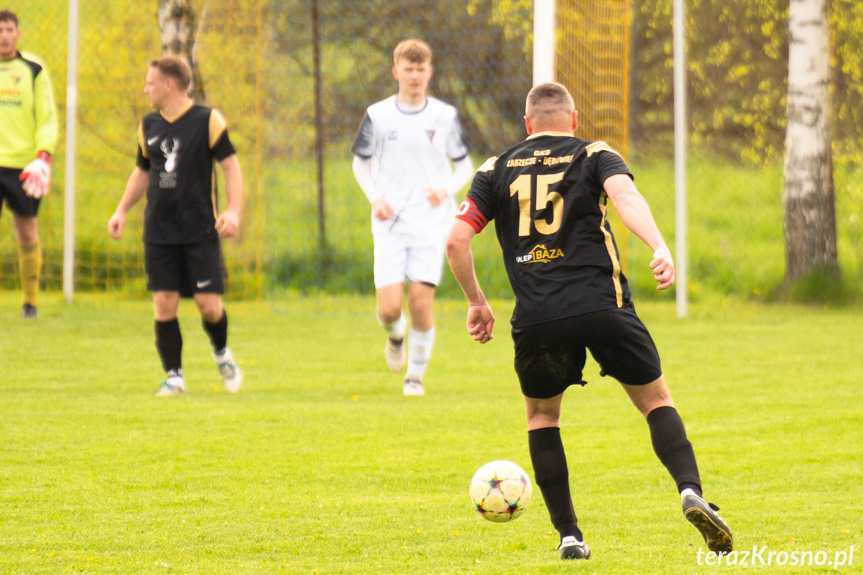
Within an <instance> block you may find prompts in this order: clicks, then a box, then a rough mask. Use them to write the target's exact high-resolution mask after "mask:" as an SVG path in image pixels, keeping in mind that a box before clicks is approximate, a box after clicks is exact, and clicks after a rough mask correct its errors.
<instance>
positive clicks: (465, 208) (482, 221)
mask: <svg viewBox="0 0 863 575" xmlns="http://www.w3.org/2000/svg"><path fill="white" fill-rule="evenodd" d="M455 219H457V220H461V221H463V222H464V223H466V224H467V225H469V226H470V227H472V228H473V231H475V232H476V233H480V232H481V231H482V230H483V228H485V226H486V225H488V218H487V217H485V216H484V215H482V213H481V212H480V211H479V208H477V207H476V204H475V203H474V201H473V200H472V199H470V198H465V199H464V201H463V202H462V203H461V205H460V206H459V207H458V212H456V215H455Z"/></svg>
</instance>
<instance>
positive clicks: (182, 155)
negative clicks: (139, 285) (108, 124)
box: [108, 57, 243, 397]
mask: <svg viewBox="0 0 863 575" xmlns="http://www.w3.org/2000/svg"><path fill="white" fill-rule="evenodd" d="M190 80H191V70H190V69H189V66H188V64H186V63H185V62H184V61H183V60H182V59H180V58H176V57H165V58H162V59H160V60H154V61H153V62H151V63H150V69H149V71H148V73H147V85H146V88H145V89H144V92H145V93H146V94H147V95H148V96H149V98H150V104H151V105H152V106H153V108H155V109H156V110H157V111H156V112H154V113H152V114H149V115H148V116H146V117H144V119H143V120H142V122H141V125H140V127H139V128H138V160H137V167H136V168H135V170H134V171H133V172H132V176H131V177H130V178H129V182H128V184H127V185H126V191H125V192H124V194H123V198H122V199H121V200H120V204H119V206H118V207H117V211H116V212H115V213H114V215H113V216H112V217H111V220H110V221H109V222H108V231H109V233H110V234H111V236H113V237H114V238H115V239H120V238H121V237H122V235H123V227H124V225H125V221H126V212H128V211H129V209H131V208H132V206H134V205H135V204H136V203H137V202H138V201H139V200H140V199H141V198H142V197H143V196H144V194H145V193H146V195H147V208H146V210H145V212H144V245H145V264H146V268H147V276H148V282H147V287H148V289H149V290H150V291H152V292H153V303H154V308H155V315H156V348H157V350H158V352H159V356H160V357H161V359H162V366H163V367H164V369H165V372H166V377H165V381H163V382H162V384H161V385H160V387H159V392H158V393H157V394H156V395H157V396H159V397H165V396H171V395H179V394H181V393H184V392H185V385H184V382H183V373H182V364H181V355H182V349H183V339H182V335H181V333H180V324H179V322H178V321H177V309H178V307H179V302H180V296H181V295H182V296H184V297H194V299H195V304H196V305H197V307H198V311H199V312H200V313H201V317H202V319H203V325H204V330H205V331H206V332H207V335H208V336H209V337H210V342H211V343H212V345H213V358H214V359H215V361H216V365H217V366H218V368H219V372H220V374H221V376H222V384H223V387H224V389H225V391H228V392H230V393H235V392H237V391H238V390H239V389H240V385H241V383H242V375H241V374H240V370H239V368H238V367H237V364H236V362H235V361H234V358H233V355H232V354H231V351H230V350H229V349H228V347H227V340H228V316H227V314H226V312H225V309H224V306H223V305H222V298H221V294H222V293H224V268H223V265H222V252H221V246H220V243H219V238H220V237H231V236H234V235H236V233H237V230H238V227H239V224H240V210H241V206H242V196H243V180H242V175H241V172H240V165H239V163H238V162H237V156H236V150H235V149H234V146H233V145H232V144H231V140H230V139H229V138H228V129H227V126H226V124H225V120H224V119H223V118H222V116H221V115H220V114H219V113H218V112H216V111H215V110H212V109H210V108H207V107H204V106H199V105H196V104H195V103H194V102H193V101H192V100H191V99H190V98H189V96H188V94H187V89H188V87H189V82H190ZM213 160H216V161H218V162H219V163H220V164H221V166H222V170H223V171H224V173H225V183H226V188H227V196H228V207H227V209H226V210H225V211H224V212H223V213H222V214H220V215H218V217H217V216H216V205H215V195H216V194H215V173H214V162H213Z"/></svg>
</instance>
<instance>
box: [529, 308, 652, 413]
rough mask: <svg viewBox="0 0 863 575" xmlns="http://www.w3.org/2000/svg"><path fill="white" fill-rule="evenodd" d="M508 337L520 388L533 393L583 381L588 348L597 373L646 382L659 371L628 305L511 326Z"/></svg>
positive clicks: (543, 395) (555, 391)
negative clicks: (521, 326)
mask: <svg viewBox="0 0 863 575" xmlns="http://www.w3.org/2000/svg"><path fill="white" fill-rule="evenodd" d="M512 339H513V342H514V343H515V372H516V373H517V374H518V379H519V382H520V383H521V391H522V393H523V394H524V395H525V396H527V397H531V398H534V399H547V398H549V397H554V396H555V395H559V394H561V393H563V392H564V390H566V388H567V387H569V386H570V385H573V384H579V385H584V384H585V383H586V382H584V381H582V370H583V369H584V362H585V360H586V358H587V356H586V351H585V350H586V349H589V350H590V354H591V355H592V356H593V358H594V359H595V360H596V361H597V363H599V366H600V369H601V372H600V373H601V375H610V376H611V377H613V378H615V379H616V380H618V381H619V382H621V383H625V384H627V385H645V384H647V383H650V382H651V381H654V380H656V379H658V378H659V377H660V376H661V375H662V368H661V366H660V363H659V353H658V352H657V351H656V345H654V343H653V339H652V338H651V337H650V333H648V331H647V328H646V327H644V324H643V323H641V320H640V319H638V316H637V315H636V314H635V308H633V307H632V306H628V307H623V308H619V309H611V310H604V311H595V312H592V313H586V314H583V315H579V316H575V317H570V318H566V319H561V320H556V321H549V322H545V323H540V324H536V325H530V326H527V327H523V328H513V330H512Z"/></svg>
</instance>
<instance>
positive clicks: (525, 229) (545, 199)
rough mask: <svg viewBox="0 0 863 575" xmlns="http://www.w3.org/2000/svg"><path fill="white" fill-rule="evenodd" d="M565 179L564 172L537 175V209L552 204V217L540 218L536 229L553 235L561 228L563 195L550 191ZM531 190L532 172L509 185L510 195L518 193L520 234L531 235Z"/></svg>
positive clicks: (535, 223) (536, 223) (542, 208)
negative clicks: (549, 219) (554, 185)
mask: <svg viewBox="0 0 863 575" xmlns="http://www.w3.org/2000/svg"><path fill="white" fill-rule="evenodd" d="M562 179H563V172H558V173H556V174H541V175H538V176H537V177H536V209H537V211H539V210H544V209H546V208H547V207H548V204H549V203H550V204H551V208H552V219H551V221H550V222H549V221H548V217H546V218H545V219H538V220H536V222H534V225H535V226H536V231H538V232H539V233H541V234H545V235H551V234H553V233H554V232H556V231H557V230H559V229H560V223H561V215H562V214H563V196H561V195H560V194H558V193H557V192H549V191H548V189H549V187H551V186H552V184H556V183H557V182H559V181H560V180H562ZM531 192H532V190H531V177H530V174H522V175H520V176H519V177H517V178H516V179H515V181H514V182H513V183H512V184H510V186H509V195H510V196H515V195H518V212H519V216H518V235H520V236H527V235H530V221H531V218H530V198H531V196H532V195H533V194H532V193H531Z"/></svg>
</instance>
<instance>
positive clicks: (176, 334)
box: [156, 318, 183, 372]
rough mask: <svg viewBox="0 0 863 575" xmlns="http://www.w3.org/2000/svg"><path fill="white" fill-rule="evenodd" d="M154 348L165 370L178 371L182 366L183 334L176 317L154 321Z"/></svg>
mask: <svg viewBox="0 0 863 575" xmlns="http://www.w3.org/2000/svg"><path fill="white" fill-rule="evenodd" d="M156 350H157V351H158V352H159V357H160V358H161V359H162V367H163V368H165V371H166V372H168V371H171V370H175V371H178V372H179V370H180V368H181V367H182V363H181V358H182V355H183V335H182V334H181V333H180V322H179V321H177V318H174V319H172V320H171V321H158V320H157V321H156Z"/></svg>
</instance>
